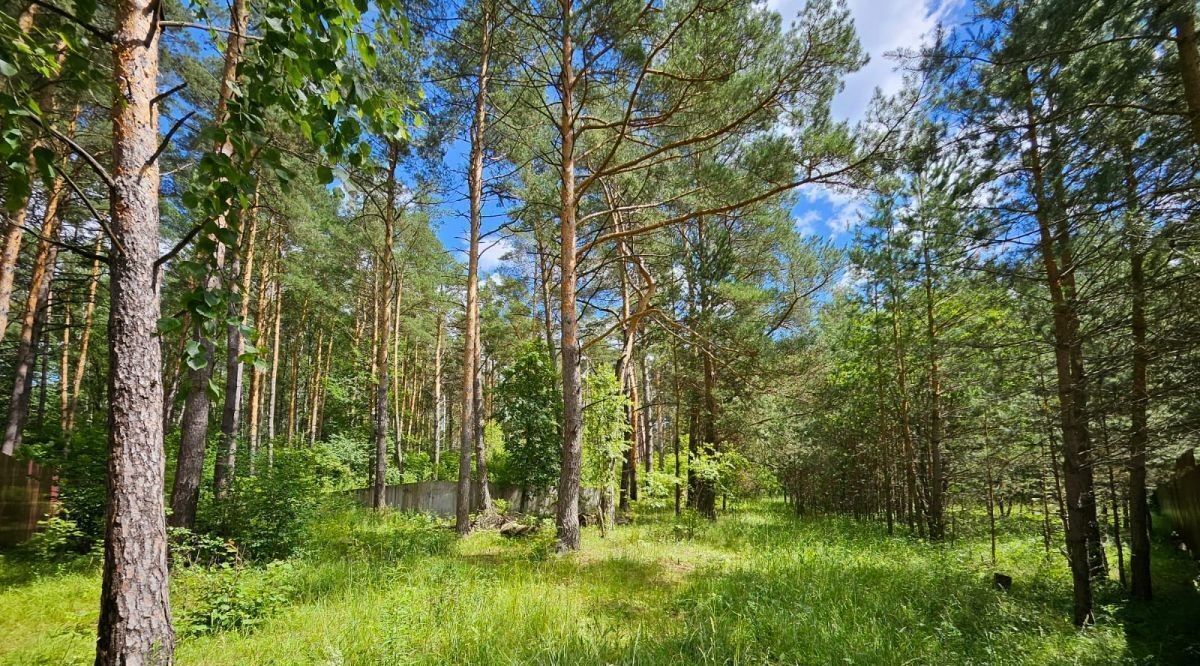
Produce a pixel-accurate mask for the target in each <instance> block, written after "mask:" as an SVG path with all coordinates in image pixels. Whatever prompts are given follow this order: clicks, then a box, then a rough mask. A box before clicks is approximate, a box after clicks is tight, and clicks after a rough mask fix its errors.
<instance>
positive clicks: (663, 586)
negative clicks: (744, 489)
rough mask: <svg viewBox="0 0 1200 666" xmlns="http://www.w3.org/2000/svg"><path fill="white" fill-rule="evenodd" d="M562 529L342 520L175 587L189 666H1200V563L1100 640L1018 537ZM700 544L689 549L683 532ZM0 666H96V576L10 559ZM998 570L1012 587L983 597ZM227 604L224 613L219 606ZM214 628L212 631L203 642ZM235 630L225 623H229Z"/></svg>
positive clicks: (1186, 566) (1033, 539) (659, 527)
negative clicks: (458, 536)
mask: <svg viewBox="0 0 1200 666" xmlns="http://www.w3.org/2000/svg"><path fill="white" fill-rule="evenodd" d="M548 532H549V530H544V532H543V534H542V535H538V536H535V537H530V538H526V539H522V540H518V541H509V540H506V539H504V538H502V537H500V536H498V535H497V534H496V533H493V532H488V533H479V534H475V535H472V536H471V537H469V538H467V539H465V540H463V541H461V542H457V541H455V540H454V539H453V538H452V536H451V534H450V532H449V530H448V529H446V528H445V527H444V526H437V525H432V524H431V523H430V521H428V520H426V519H421V518H414V517H411V516H402V515H396V514H390V515H385V516H382V517H380V516H374V515H372V514H370V513H368V512H365V511H350V512H341V513H337V514H335V515H333V516H330V517H328V518H326V519H324V520H323V521H321V522H320V523H318V524H317V525H315V526H314V530H313V535H312V537H311V539H310V541H309V544H308V546H307V548H306V550H305V552H304V553H302V554H301V555H299V556H297V557H295V558H292V559H291V560H288V561H285V562H282V563H276V564H274V565H272V566H270V567H253V568H246V569H240V570H228V571H222V570H216V571H211V570H204V569H193V570H186V571H179V572H177V573H176V575H175V577H174V579H173V589H172V593H173V603H174V605H175V608H176V624H177V626H179V627H180V633H181V640H180V644H179V651H178V657H179V662H180V663H182V664H239V665H242V664H444V663H460V664H530V663H543V664H605V663H622V664H682V663H687V664H692V663H714V664H715V663H720V664H768V663H771V664H774V663H781V664H792V663H799V664H847V663H853V664H1113V663H1146V664H1157V663H1180V664H1183V663H1197V660H1200V593H1198V592H1197V590H1196V588H1195V583H1196V568H1195V565H1194V564H1193V563H1192V562H1190V561H1188V560H1186V559H1184V558H1182V557H1180V556H1178V555H1176V554H1174V553H1172V552H1170V551H1168V550H1166V549H1165V548H1164V549H1162V550H1161V551H1160V552H1159V553H1158V555H1159V557H1158V570H1157V571H1156V573H1157V574H1158V582H1159V598H1158V600H1157V601H1156V602H1155V603H1154V604H1153V605H1151V606H1149V607H1145V608H1133V607H1129V606H1126V605H1125V604H1124V603H1123V602H1122V601H1120V596H1119V594H1118V593H1117V590H1116V589H1115V586H1114V587H1113V588H1111V589H1105V590H1103V591H1102V592H1101V596H1102V599H1103V602H1104V604H1105V605H1104V606H1103V608H1104V611H1103V613H1102V616H1101V617H1100V618H1099V622H1098V624H1097V626H1096V627H1094V628H1092V629H1089V630H1087V631H1085V632H1077V631H1075V630H1074V629H1073V628H1072V627H1071V626H1070V624H1069V622H1068V621H1067V617H1068V613H1069V602H1070V596H1069V581H1068V579H1067V572H1066V567H1065V566H1064V565H1063V563H1062V561H1061V559H1060V556H1058V555H1057V554H1054V555H1053V556H1052V557H1050V558H1046V557H1045V555H1044V553H1043V552H1042V549H1041V546H1040V539H1039V538H1038V537H1037V536H1036V526H1031V530H1030V531H1029V532H1025V533H1020V532H1015V533H1014V532H1010V533H1006V534H1005V535H1003V538H1002V540H1001V542H1000V550H999V563H998V565H997V566H996V567H995V569H993V567H992V566H991V565H990V564H987V565H985V564H984V561H983V558H984V557H986V553H987V542H986V539H966V540H964V539H960V540H958V541H957V542H956V543H954V544H951V545H947V546H943V547H932V546H928V545H925V544H921V543H917V542H915V541H912V540H909V539H907V538H903V537H899V536H896V537H889V536H887V535H886V533H885V532H884V531H883V530H882V529H881V528H880V527H879V526H877V525H874V524H863V523H856V522H853V521H850V520H845V519H834V518H829V519H809V520H804V521H796V520H794V519H793V518H791V517H790V516H788V515H787V514H786V513H785V512H784V511H782V509H781V508H780V507H778V506H775V505H755V506H751V507H748V508H746V509H743V510H739V511H733V512H731V513H730V514H728V515H726V516H725V517H723V518H722V519H721V521H719V522H718V523H716V524H714V525H708V524H704V525H700V526H698V527H697V528H695V529H694V531H693V530H692V529H690V528H689V526H687V525H680V524H677V523H676V522H675V521H674V519H673V518H672V517H670V516H665V515H657V514H653V515H642V516H639V517H638V519H637V520H636V521H635V524H633V525H629V526H624V527H621V528H618V529H617V530H616V532H615V533H614V534H613V535H610V537H609V538H607V539H601V538H599V535H598V534H597V533H595V532H594V531H591V530H589V531H588V532H587V534H586V537H585V544H584V549H583V551H582V552H580V553H578V554H574V555H569V556H558V555H554V554H552V552H551V543H550V540H549V534H548ZM689 532H692V533H690V534H689ZM3 566H4V567H5V570H4V573H3V574H2V575H0V608H2V609H3V611H0V663H2V664H71V663H90V658H91V646H92V641H93V638H92V631H93V630H94V623H95V620H96V611H95V605H96V602H95V600H96V598H97V595H98V592H99V584H98V576H97V572H96V570H95V568H94V566H91V567H81V566H80V565H76V567H75V568H74V569H70V568H69V569H67V570H63V571H55V572H50V573H46V572H41V573H39V572H37V571H35V570H34V569H31V568H28V567H25V566H23V565H20V564H19V563H16V564H14V563H13V562H11V561H4V562H3ZM993 570H1000V571H1004V572H1007V573H1010V574H1012V575H1013V576H1014V578H1015V579H1016V584H1015V585H1014V588H1013V590H1012V592H1011V593H1008V594H1006V593H1003V592H999V591H996V590H993V589H991V587H990V576H991V573H992V571H993ZM226 607H228V608H226ZM214 623H215V624H216V625H218V627H221V626H230V627H232V628H225V629H221V628H217V629H212V628H210V625H211V624H214ZM222 623H224V624H222Z"/></svg>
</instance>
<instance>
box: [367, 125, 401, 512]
mask: <svg viewBox="0 0 1200 666" xmlns="http://www.w3.org/2000/svg"><path fill="white" fill-rule="evenodd" d="M399 159H400V146H399V145H398V144H397V143H395V142H392V143H390V144H389V146H388V174H387V188H386V190H385V191H386V195H387V201H386V203H385V205H384V208H383V247H382V248H381V249H380V251H379V300H378V303H379V306H378V307H379V308H380V310H379V333H378V335H377V336H376V340H375V372H376V377H375V428H374V440H375V492H374V504H373V505H374V507H375V509H376V510H383V509H384V508H385V507H386V506H387V450H388V433H387V430H388V387H389V386H390V385H391V383H390V381H389V380H388V369H389V368H388V346H389V340H388V332H389V331H390V330H391V328H392V282H393V280H394V279H395V267H394V259H395V257H394V256H393V255H394V250H393V246H392V237H393V236H394V234H395V228H394V227H395V224H394V223H395V217H394V216H395V206H396V164H397V162H398V161H399Z"/></svg>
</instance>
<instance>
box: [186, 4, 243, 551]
mask: <svg viewBox="0 0 1200 666" xmlns="http://www.w3.org/2000/svg"><path fill="white" fill-rule="evenodd" d="M247 20H248V16H247V13H246V3H245V0H234V2H233V4H232V5H231V15H230V25H231V26H234V30H235V32H234V34H231V35H230V36H229V40H228V42H227V46H226V49H225V59H224V63H223V66H222V71H221V88H220V93H219V95H218V98H217V110H216V116H215V117H216V120H217V122H218V123H222V122H224V121H225V119H226V118H227V117H228V115H229V112H228V108H229V101H230V99H232V97H233V92H234V89H235V84H236V81H237V68H238V65H239V63H240V62H241V55H242V48H243V42H244V39H243V37H242V35H244V34H245V32H246V25H247ZM217 150H218V151H219V152H220V153H222V154H224V155H232V154H233V145H232V144H231V143H230V142H229V141H228V139H226V140H225V142H224V143H223V144H222V145H220V146H218V148H217ZM231 205H232V202H231ZM217 225H218V226H222V227H223V226H225V219H224V217H223V216H222V217H220V218H219V219H218V220H217ZM216 246H217V247H216V253H215V257H214V265H213V266H210V267H209V275H208V277H207V278H206V280H205V285H204V288H205V290H206V291H215V290H217V289H219V288H220V286H221V280H220V272H221V270H222V268H223V267H224V263H225V246H224V244H223V243H217V244H216ZM193 339H194V340H195V341H196V342H198V343H199V344H200V345H201V347H202V348H203V350H204V356H205V358H206V359H207V362H206V363H205V364H204V367H202V368H199V369H191V368H189V371H188V392H187V397H186V398H185V403H184V408H183V423H182V424H181V433H180V438H179V459H178V461H177V463H176V467H175V483H174V486H173V487H172V489H171V517H170V523H171V525H172V526H175V527H187V528H189V529H190V528H192V527H195V524H196V505H197V504H198V503H199V501H200V481H201V477H202V476H203V474H204V457H205V450H206V449H207V447H208V422H209V411H210V409H211V408H212V400H211V398H210V396H209V383H210V382H211V381H212V378H213V371H214V369H215V366H216V346H215V345H214V344H213V343H212V341H211V340H208V339H207V336H206V335H205V334H204V329H203V321H201V318H200V317H196V322H195V324H194V328H193ZM222 482H223V479H222Z"/></svg>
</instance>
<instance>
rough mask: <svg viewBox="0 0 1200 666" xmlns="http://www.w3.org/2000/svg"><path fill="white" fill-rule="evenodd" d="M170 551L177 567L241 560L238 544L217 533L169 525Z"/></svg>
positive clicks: (212, 564)
mask: <svg viewBox="0 0 1200 666" xmlns="http://www.w3.org/2000/svg"><path fill="white" fill-rule="evenodd" d="M167 541H168V546H169V548H168V552H169V553H170V555H171V564H172V566H175V567H192V566H217V565H222V564H235V563H238V562H240V561H241V553H240V552H238V547H237V544H236V543H234V542H233V541H231V540H229V539H224V538H222V537H220V536H217V535H215V534H207V533H204V532H193V531H192V530H189V529H187V528H186V527H170V526H168V527H167Z"/></svg>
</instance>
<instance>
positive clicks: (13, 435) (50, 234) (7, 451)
mask: <svg viewBox="0 0 1200 666" xmlns="http://www.w3.org/2000/svg"><path fill="white" fill-rule="evenodd" d="M65 184H66V183H65V182H64V181H63V180H62V177H61V176H60V177H58V178H56V179H55V181H54V184H53V186H52V189H51V190H50V193H49V197H48V198H47V200H46V210H45V213H44V214H43V217H42V227H41V232H40V234H41V236H42V239H41V240H40V241H39V242H38V247H37V254H36V255H35V257H34V260H33V268H32V270H31V272H30V278H29V293H28V294H27V296H26V298H25V314H24V315H23V316H22V319H21V336H20V338H19V339H18V341H17V355H16V358H15V359H14V361H13V367H14V370H13V389H12V394H11V397H10V398H9V402H8V422H7V423H8V425H7V426H6V428H5V430H4V441H3V444H2V445H0V451H2V452H3V453H4V455H9V456H11V455H12V454H13V451H14V450H15V449H16V447H18V446H20V444H21V438H22V432H23V430H24V428H25V420H26V418H27V417H28V416H29V399H30V396H29V390H30V387H31V386H32V384H33V371H34V365H35V363H36V361H37V343H38V339H39V337H40V334H41V330H42V328H43V327H44V324H45V321H46V307H47V304H48V302H49V299H50V283H51V280H52V279H53V277H54V262H55V259H56V258H57V256H58V246H57V245H56V244H55V242H56V241H57V240H58V231H59V228H60V227H61V226H62V220H61V217H60V216H59V214H58V208H59V204H60V203H61V201H62V196H63V193H64V187H65Z"/></svg>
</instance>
